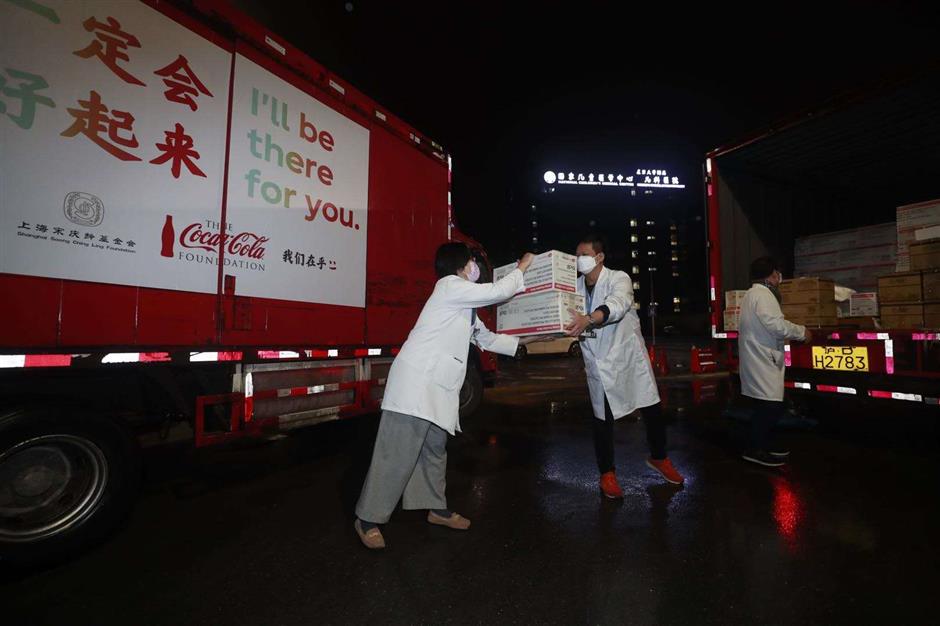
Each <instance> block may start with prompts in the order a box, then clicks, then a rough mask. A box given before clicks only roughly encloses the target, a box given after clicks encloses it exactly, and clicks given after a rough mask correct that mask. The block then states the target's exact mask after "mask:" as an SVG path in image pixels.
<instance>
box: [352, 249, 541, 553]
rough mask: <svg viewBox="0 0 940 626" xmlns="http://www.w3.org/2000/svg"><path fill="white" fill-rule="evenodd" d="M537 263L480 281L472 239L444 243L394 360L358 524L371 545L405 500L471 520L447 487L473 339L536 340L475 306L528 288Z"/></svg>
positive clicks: (453, 523)
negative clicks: (497, 323)
mask: <svg viewBox="0 0 940 626" xmlns="http://www.w3.org/2000/svg"><path fill="white" fill-rule="evenodd" d="M531 263H532V255H531V254H526V255H525V256H523V257H522V260H521V261H519V265H518V267H517V268H516V269H515V270H513V271H512V272H510V273H509V274H508V275H507V276H505V277H503V278H502V279H501V280H498V281H496V282H495V283H486V284H477V283H476V281H477V280H479V278H480V268H479V267H478V266H477V264H476V262H475V261H474V260H473V258H472V256H471V254H470V250H469V248H467V246H466V245H464V244H463V243H445V244H443V245H442V246H440V248H438V250H437V254H436V256H435V260H434V267H435V271H436V272H437V276H438V278H439V280H438V281H437V284H436V285H435V286H434V291H433V292H432V293H431V296H430V297H429V298H428V301H427V302H426V303H425V305H424V309H422V311H421V315H420V316H419V317H418V321H417V323H416V324H415V326H414V328H412V330H411V333H410V334H409V335H408V339H407V340H406V341H405V343H404V345H403V346H402V348H401V352H399V353H398V356H397V357H396V358H395V360H394V361H393V362H392V367H391V370H390V371H389V374H388V380H387V382H386V385H385V396H384V398H383V400H382V418H381V421H380V423H379V431H378V435H377V436H376V440H375V448H374V449H373V452H372V463H371V465H370V467H369V473H368V475H367V476H366V480H365V483H364V484H363V486H362V493H361V494H360V497H359V502H358V504H357V505H356V521H355V523H354V527H355V529H356V532H357V534H358V535H359V538H360V539H361V540H362V543H363V544H364V545H365V546H366V547H367V548H373V549H377V548H384V547H385V539H384V537H383V536H382V533H381V531H380V530H379V528H378V525H379V524H384V523H385V522H387V521H388V519H389V517H390V516H391V514H392V511H393V510H394V509H395V506H396V505H397V504H398V501H399V500H402V506H403V507H404V508H405V509H428V522H430V523H432V524H438V525H441V526H447V527H449V528H453V529H456V530H467V529H468V528H469V527H470V521H469V520H468V519H466V518H465V517H463V516H461V515H460V514H458V513H454V512H452V511H450V510H449V509H448V508H447V499H446V497H445V494H444V490H445V472H446V469H447V451H446V444H447V435H448V434H450V435H454V434H455V433H456V432H458V431H459V430H460V424H459V421H458V411H459V404H460V387H461V385H462V384H463V381H464V376H465V374H466V371H467V358H468V354H469V348H470V342H473V343H475V344H477V345H478V346H480V347H481V348H483V349H484V350H489V351H491V352H496V353H498V354H505V355H510V356H511V355H514V354H516V351H517V350H518V347H519V345H520V344H525V343H530V342H532V341H536V340H537V338H534V337H531V338H522V339H520V338H518V337H511V336H508V335H500V334H497V333H493V332H490V330H489V329H487V328H486V326H485V325H484V324H483V322H482V321H481V320H480V318H479V317H477V315H476V311H475V309H476V308H478V307H485V306H490V305H493V304H497V303H500V302H504V301H506V300H509V299H510V298H512V297H513V296H514V295H516V294H517V293H519V292H521V291H523V290H524V283H523V278H522V274H523V272H525V270H526V269H527V268H528V267H529V265H530V264H531Z"/></svg>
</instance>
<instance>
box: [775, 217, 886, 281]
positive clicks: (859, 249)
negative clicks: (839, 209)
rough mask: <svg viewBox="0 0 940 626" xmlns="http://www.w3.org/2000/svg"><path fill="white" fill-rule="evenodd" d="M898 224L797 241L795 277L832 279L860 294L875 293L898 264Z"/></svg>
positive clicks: (845, 231) (820, 235) (854, 229)
mask: <svg viewBox="0 0 940 626" xmlns="http://www.w3.org/2000/svg"><path fill="white" fill-rule="evenodd" d="M897 248H898V241H897V227H896V225H895V223H894V222H888V223H885V224H878V225H876V226H865V227H863V228H852V229H849V230H840V231H836V232H829V233H822V234H819V235H812V236H809V237H800V238H799V239H797V240H796V244H795V245H794V249H793V252H794V254H793V256H794V275H795V276H819V277H822V278H828V279H829V280H832V281H833V282H835V283H836V284H837V285H843V286H845V287H850V288H852V289H854V290H856V291H874V290H875V289H876V287H877V283H876V277H877V276H879V275H880V274H884V273H886V272H891V271H893V270H894V268H895V265H896V263H897Z"/></svg>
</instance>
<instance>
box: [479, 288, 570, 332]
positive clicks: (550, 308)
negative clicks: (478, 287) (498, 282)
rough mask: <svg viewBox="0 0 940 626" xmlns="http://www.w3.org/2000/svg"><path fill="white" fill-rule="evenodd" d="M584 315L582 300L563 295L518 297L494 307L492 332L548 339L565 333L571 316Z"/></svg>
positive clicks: (567, 294) (536, 294)
mask: <svg viewBox="0 0 940 626" xmlns="http://www.w3.org/2000/svg"><path fill="white" fill-rule="evenodd" d="M569 309H574V310H575V311H577V312H578V313H579V314H581V315H583V314H584V296H581V295H578V294H575V293H567V292H564V291H545V292H541V293H533V294H529V295H519V296H516V297H515V298H513V299H512V300H510V301H509V302H507V303H505V304H501V305H499V306H498V307H496V332H499V333H503V334H506V335H550V334H554V333H563V332H565V327H566V326H568V325H569V324H571V322H572V321H573V316H572V315H571V313H570V312H569Z"/></svg>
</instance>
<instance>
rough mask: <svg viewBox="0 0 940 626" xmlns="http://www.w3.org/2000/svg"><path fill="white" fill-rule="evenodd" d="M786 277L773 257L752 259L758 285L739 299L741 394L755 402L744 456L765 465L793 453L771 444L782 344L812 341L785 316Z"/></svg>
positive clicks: (779, 403)
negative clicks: (783, 291)
mask: <svg viewBox="0 0 940 626" xmlns="http://www.w3.org/2000/svg"><path fill="white" fill-rule="evenodd" d="M782 278H783V277H782V275H781V274H780V270H779V268H778V267H777V264H776V262H775V261H774V260H773V259H772V258H770V257H762V258H759V259H756V260H755V261H754V262H753V263H751V280H753V281H754V284H753V285H752V286H751V288H750V289H749V290H748V292H747V293H746V294H745V295H744V300H743V301H742V302H741V318H740V321H739V322H738V353H739V359H740V363H739V367H738V371H739V372H740V374H741V394H742V395H744V396H747V397H748V398H751V399H752V400H753V403H754V410H753V412H752V417H751V435H750V442H749V447H748V449H747V450H746V451H745V452H744V454H743V455H742V458H743V459H744V460H746V461H750V462H751V463H757V464H759V465H764V466H767V467H779V466H781V465H783V464H784V459H786V458H787V457H788V456H789V455H790V453H789V451H787V450H784V449H782V448H780V447H778V446H776V445H774V444H773V442H772V435H773V430H774V426H776V424H777V421H778V420H779V419H780V416H781V415H782V414H783V411H784V404H783V387H784V366H785V363H784V342H785V341H787V340H788V339H792V340H797V341H805V342H811V341H812V340H813V333H812V332H811V331H810V330H809V329H808V328H805V327H803V326H800V325H798V324H793V323H791V322H788V321H787V320H786V319H784V317H783V311H782V310H781V309H780V302H781V298H780V291H779V289H778V288H779V286H780V281H781V279H782Z"/></svg>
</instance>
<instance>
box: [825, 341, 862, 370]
mask: <svg viewBox="0 0 940 626" xmlns="http://www.w3.org/2000/svg"><path fill="white" fill-rule="evenodd" d="M813 369H817V370H835V371H840V372H867V371H868V348H864V347H860V346H836V347H829V346H813Z"/></svg>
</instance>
